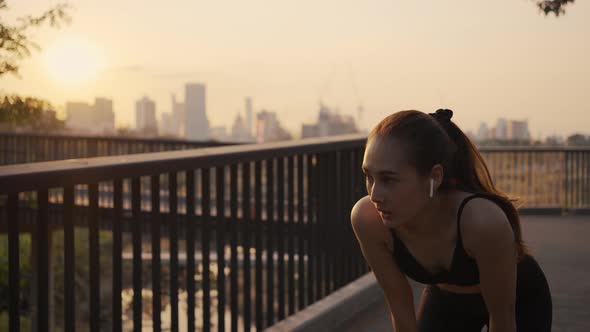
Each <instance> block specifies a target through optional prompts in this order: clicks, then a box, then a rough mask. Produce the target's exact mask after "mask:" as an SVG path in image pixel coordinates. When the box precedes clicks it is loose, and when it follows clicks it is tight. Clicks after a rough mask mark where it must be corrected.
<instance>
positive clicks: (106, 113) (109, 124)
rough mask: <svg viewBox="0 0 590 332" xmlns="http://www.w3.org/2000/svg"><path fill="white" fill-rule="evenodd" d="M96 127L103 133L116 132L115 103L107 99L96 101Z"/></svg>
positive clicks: (96, 99) (97, 99)
mask: <svg viewBox="0 0 590 332" xmlns="http://www.w3.org/2000/svg"><path fill="white" fill-rule="evenodd" d="M94 119H95V126H96V127H97V128H98V130H99V131H101V132H103V133H114V132H115V112H114V111H113V101H112V100H110V99H107V98H100V97H99V98H95V99H94Z"/></svg>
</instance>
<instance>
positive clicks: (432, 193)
mask: <svg viewBox="0 0 590 332" xmlns="http://www.w3.org/2000/svg"><path fill="white" fill-rule="evenodd" d="M433 195H434V179H433V178H430V198H432V196H433Z"/></svg>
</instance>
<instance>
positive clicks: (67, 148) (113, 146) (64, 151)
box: [0, 133, 237, 165]
mask: <svg viewBox="0 0 590 332" xmlns="http://www.w3.org/2000/svg"><path fill="white" fill-rule="evenodd" d="M234 144H237V143H222V142H215V141H203V142H191V141H184V140H177V139H162V138H153V139H148V138H143V139H142V138H124V137H116V136H112V137H109V136H79V135H75V136H70V135H46V134H34V133H26V134H24V133H0V165H12V164H25V163H35V162H43V161H53V160H64V159H73V158H92V157H103V156H118V155H127V154H133V153H148V152H160V151H175V150H187V149H196V148H202V147H211V146H226V145H234Z"/></svg>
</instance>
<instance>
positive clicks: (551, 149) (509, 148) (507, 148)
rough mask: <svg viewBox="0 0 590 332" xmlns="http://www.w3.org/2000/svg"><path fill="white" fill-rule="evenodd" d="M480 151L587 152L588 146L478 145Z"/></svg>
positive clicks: (589, 147) (589, 149)
mask: <svg viewBox="0 0 590 332" xmlns="http://www.w3.org/2000/svg"><path fill="white" fill-rule="evenodd" d="M477 149H478V150H479V151H480V152H588V151H590V146H544V145H539V146H513V145H507V146H478V147H477Z"/></svg>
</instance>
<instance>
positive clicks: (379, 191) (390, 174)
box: [362, 137, 430, 228]
mask: <svg viewBox="0 0 590 332" xmlns="http://www.w3.org/2000/svg"><path fill="white" fill-rule="evenodd" d="M362 168H363V173H364V174H365V183H366V186H367V192H368V194H369V196H370V197H371V201H372V202H373V204H374V205H375V207H376V208H377V209H378V210H380V211H379V214H380V215H381V219H382V221H383V223H384V224H385V225H386V226H388V227H390V228H393V227H398V226H401V225H404V224H407V223H408V222H409V221H411V220H412V219H413V218H414V216H416V215H417V214H418V213H419V212H420V211H421V210H422V209H423V208H424V206H425V204H426V203H427V202H428V200H429V197H428V195H429V190H430V187H429V186H430V183H429V179H428V178H425V177H422V176H420V175H419V174H418V172H417V171H416V169H415V168H414V167H413V166H412V165H410V163H409V162H408V160H407V157H406V156H405V152H404V150H403V147H402V145H401V143H400V142H399V141H398V140H396V139H394V138H381V137H374V138H372V139H371V140H370V141H369V142H368V144H367V147H366V149H365V156H364V158H363V167H362Z"/></svg>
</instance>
